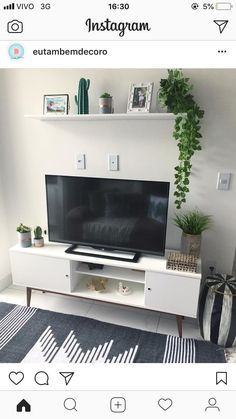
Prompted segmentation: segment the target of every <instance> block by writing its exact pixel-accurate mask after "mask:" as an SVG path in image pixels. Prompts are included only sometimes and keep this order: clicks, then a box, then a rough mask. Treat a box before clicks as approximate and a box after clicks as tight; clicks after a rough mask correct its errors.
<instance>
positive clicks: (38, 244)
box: [34, 237, 44, 247]
mask: <svg viewBox="0 0 236 419" xmlns="http://www.w3.org/2000/svg"><path fill="white" fill-rule="evenodd" d="M34 246H35V247H43V246H44V238H43V237H41V239H34Z"/></svg>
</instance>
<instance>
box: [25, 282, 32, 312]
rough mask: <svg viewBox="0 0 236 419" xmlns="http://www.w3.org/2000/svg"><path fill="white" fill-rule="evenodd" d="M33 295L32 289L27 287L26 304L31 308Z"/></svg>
mask: <svg viewBox="0 0 236 419" xmlns="http://www.w3.org/2000/svg"><path fill="white" fill-rule="evenodd" d="M31 293H32V289H31V288H29V287H27V288H26V303H27V307H30V300H31Z"/></svg>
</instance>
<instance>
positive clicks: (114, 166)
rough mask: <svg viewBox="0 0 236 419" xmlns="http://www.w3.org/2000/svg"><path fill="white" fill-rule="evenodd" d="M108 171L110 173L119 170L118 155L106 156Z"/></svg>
mask: <svg viewBox="0 0 236 419" xmlns="http://www.w3.org/2000/svg"><path fill="white" fill-rule="evenodd" d="M108 170H112V171H117V170H119V155H118V154H109V155H108Z"/></svg>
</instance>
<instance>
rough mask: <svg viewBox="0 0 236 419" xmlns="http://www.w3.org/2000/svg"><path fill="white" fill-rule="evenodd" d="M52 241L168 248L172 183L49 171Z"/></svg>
mask: <svg viewBox="0 0 236 419" xmlns="http://www.w3.org/2000/svg"><path fill="white" fill-rule="evenodd" d="M46 193H47V212H48V231H49V240H50V241H53V242H61V243H69V244H78V245H83V246H84V245H87V246H92V247H96V248H102V249H104V248H105V249H117V250H125V251H138V252H143V253H147V254H149V253H150V254H156V255H163V254H164V252H165V239H166V224H167V210H168V197H169V182H153V181H142V180H124V179H109V178H91V177H74V176H73V177H72V176H54V175H46Z"/></svg>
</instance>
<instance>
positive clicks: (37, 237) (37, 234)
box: [34, 226, 44, 247]
mask: <svg viewBox="0 0 236 419" xmlns="http://www.w3.org/2000/svg"><path fill="white" fill-rule="evenodd" d="M34 245H35V247H43V246H44V239H43V235H42V229H41V227H40V226H37V227H35V229H34Z"/></svg>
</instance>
